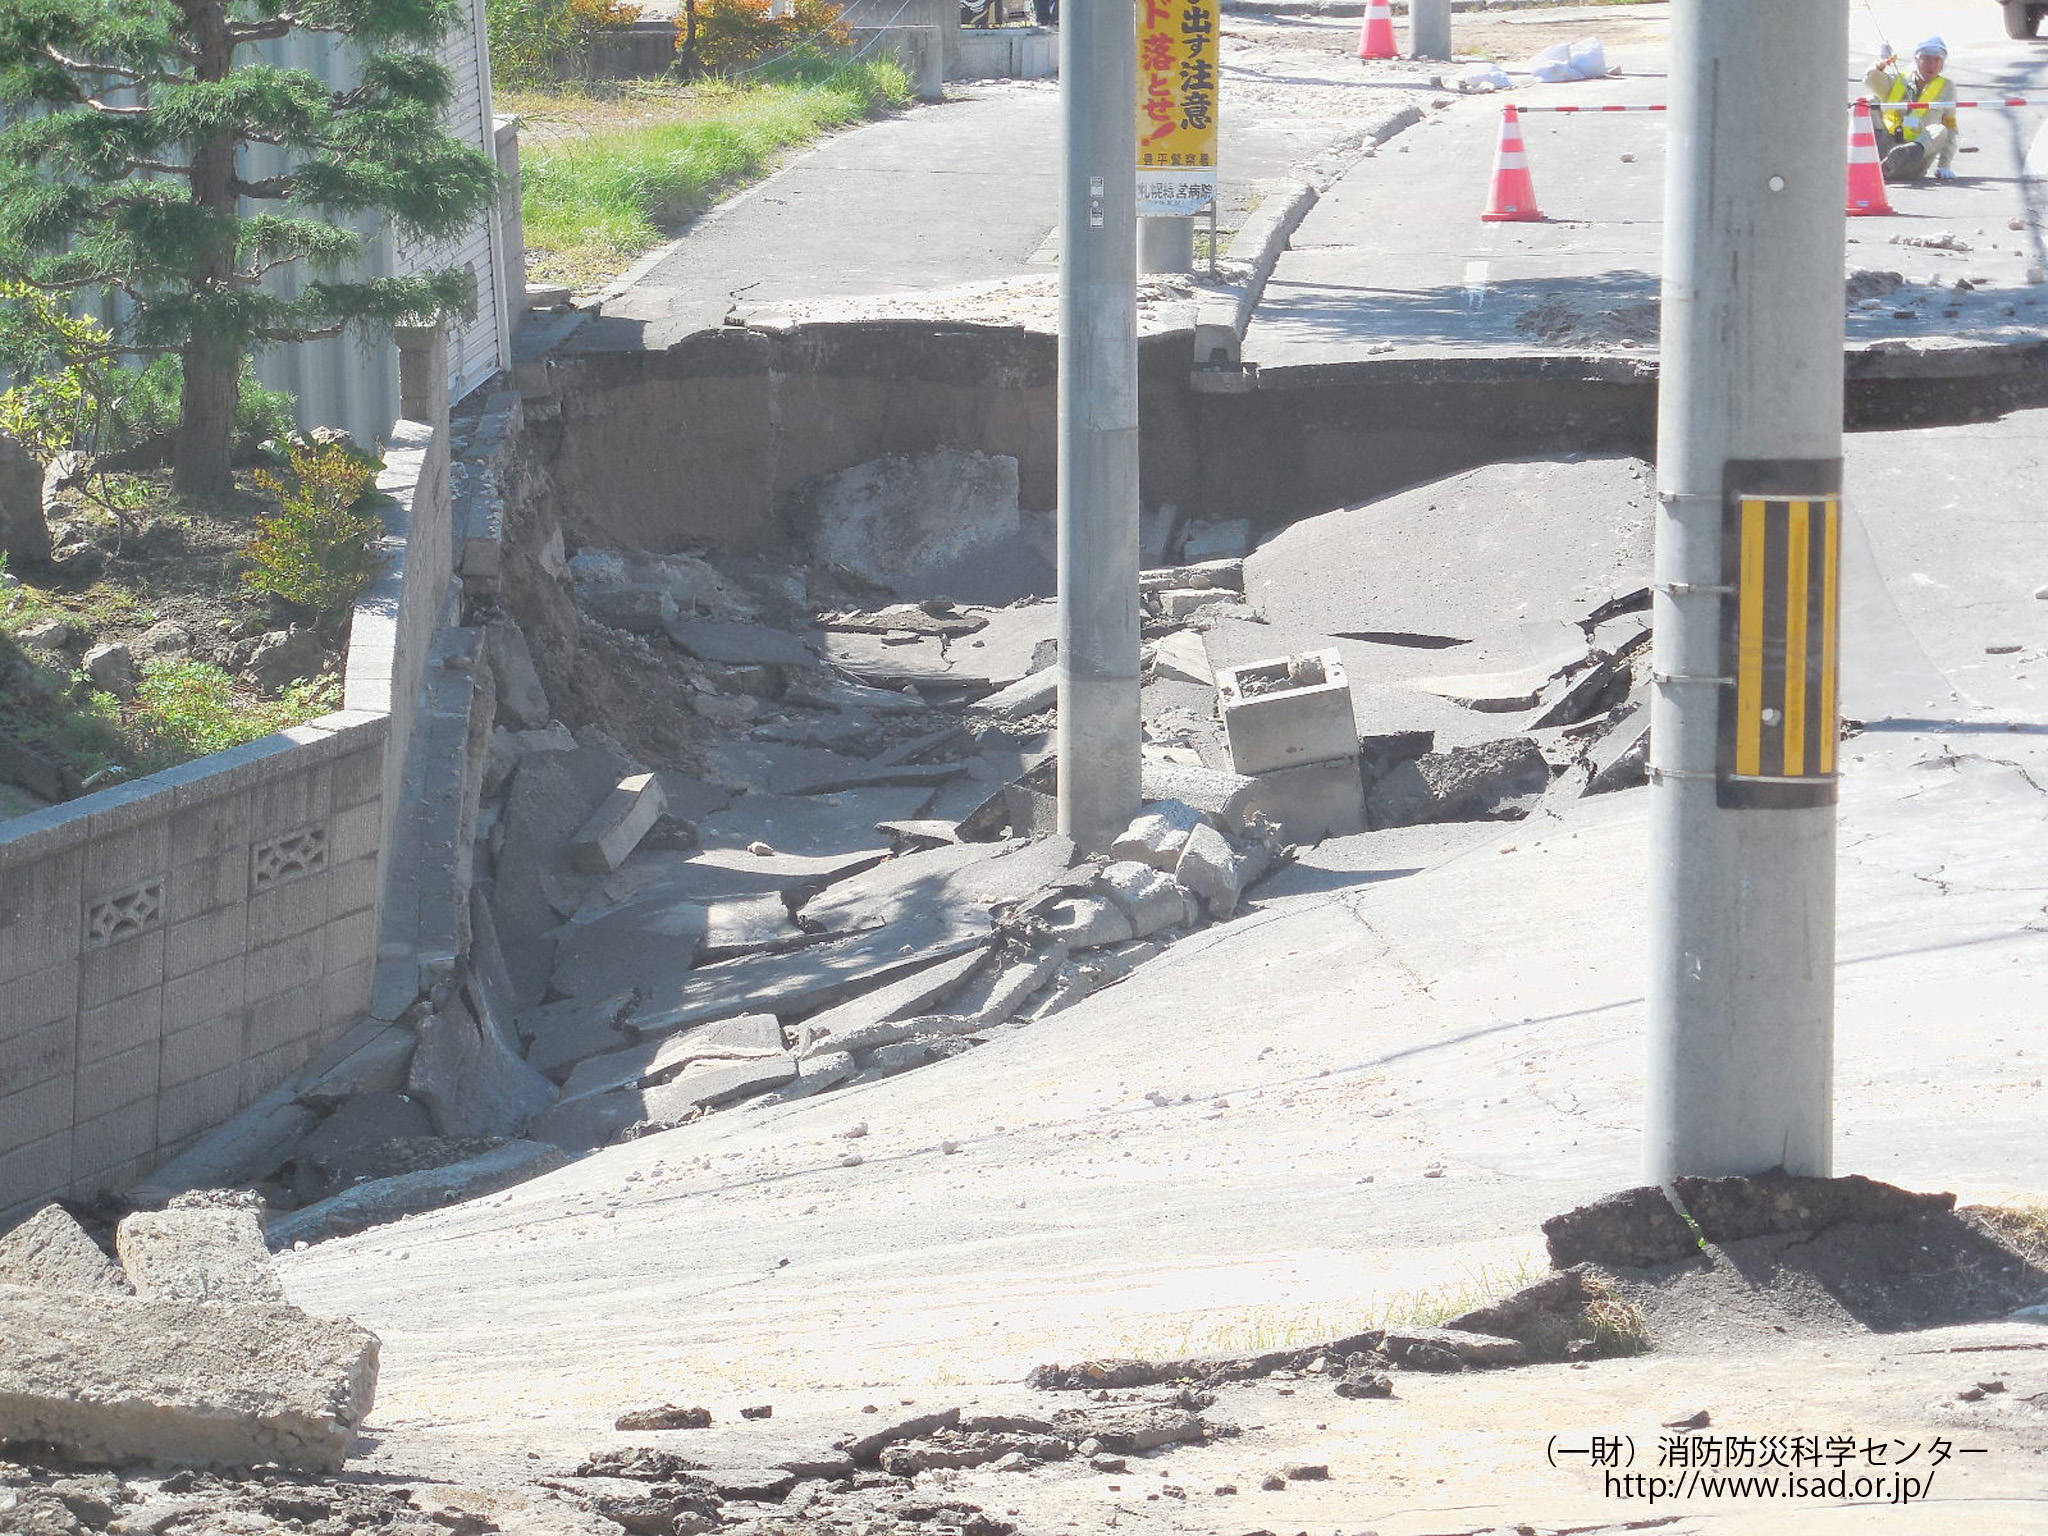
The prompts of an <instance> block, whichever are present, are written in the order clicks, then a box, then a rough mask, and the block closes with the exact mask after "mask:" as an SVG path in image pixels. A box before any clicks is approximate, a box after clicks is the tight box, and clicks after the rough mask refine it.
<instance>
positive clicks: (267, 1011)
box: [0, 332, 454, 1219]
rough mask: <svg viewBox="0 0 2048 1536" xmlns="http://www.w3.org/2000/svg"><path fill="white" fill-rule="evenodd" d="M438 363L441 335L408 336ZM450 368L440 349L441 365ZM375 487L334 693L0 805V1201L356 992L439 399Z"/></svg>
mask: <svg viewBox="0 0 2048 1536" xmlns="http://www.w3.org/2000/svg"><path fill="white" fill-rule="evenodd" d="M402 342H403V344H404V346H405V350H406V352H407V354H408V356H407V357H406V358H405V359H404V360H403V362H404V366H403V367H402V370H401V371H402V372H403V373H409V374H410V375H411V376H412V377H414V378H430V377H432V369H433V367H434V362H433V360H432V358H431V355H428V356H425V357H421V356H419V355H418V354H420V353H421V351H422V349H425V350H426V352H427V353H428V354H431V352H432V350H433V349H434V348H436V347H438V346H439V344H440V343H439V341H438V336H437V333H432V332H421V333H418V334H415V335H411V336H407V337H404V338H402ZM441 377H442V379H443V380H444V381H445V368H443V369H442V373H441ZM417 403H418V404H419V405H420V407H421V409H423V410H425V411H430V412H434V413H435V414H434V415H433V416H432V417H431V418H430V419H431V420H434V421H436V422H437V423H438V427H434V426H427V425H423V424H421V423H418V422H402V423H401V424H400V426H399V428H398V429H397V430H396V431H395V432H394V442H393V445H392V448H391V450H390V451H389V452H388V453H387V456H386V457H387V467H386V470H385V472H384V474H383V475H382V476H381V477H380V479H379V481H378V484H379V487H380V489H382V490H384V491H385V492H386V494H387V495H388V496H389V497H390V498H391V501H390V504H389V510H388V511H387V514H386V519H387V530H388V533H387V537H386V538H385V540H384V553H385V556H386V568H385V571H384V573H383V575H382V577H381V578H380V580H379V581H378V583H377V584H376V585H375V586H373V587H372V588H371V589H370V591H369V592H368V593H366V594H365V596H364V599H363V602H362V603H361V604H360V605H359V606H358V609H357V611H356V615H355V619H354V629H353V632H352V636H351V643H350V649H349V656H348V661H347V672H346V695H345V703H346V707H345V708H344V709H342V710H341V711H340V712H338V713H336V714H332V715H328V716H325V717H323V718H322V719H319V720H316V721H313V722H312V723H311V724H308V725H303V726H297V727H294V728H293V729H291V730H288V731H283V732H280V733H279V734H277V735H274V736H266V737H264V738H263V739H262V740H260V741H255V742H251V743H249V744H248V745H247V746H243V747H237V748H235V749H234V750H232V751H228V752H220V753H216V754H214V755H213V756H211V757H205V758H201V759H199V760H198V761H196V762H192V763H187V764H185V765H184V766H182V767H179V768H174V769H171V770H169V771H168V772H165V773H160V774H154V775H152V776H150V777H148V778H145V779H137V780H135V781H134V782H133V783H129V784H124V785H120V786H118V787H116V788H113V789H108V790H102V791H101V792H100V793H98V794H94V795H88V796H85V797H84V798H82V799H78V800H73V801H70V802H68V803H66V804H63V805H59V806H54V807H52V808H50V809H48V810H45V811H39V812H37V813H35V814H34V815H31V816H22V817H17V818H14V819H12V820H9V821H0V1219H4V1218H5V1217H6V1216H7V1215H8V1214H9V1213H10V1212H13V1211H16V1210H17V1209H19V1208H20V1207H23V1206H26V1205H28V1204H31V1203H33V1202H37V1201H41V1200H46V1199H49V1198H51V1197H52V1196H56V1195H64V1194H71V1195H77V1196H90V1195H91V1194H93V1193H95V1192H96V1191H98V1190H101V1189H104V1188H111V1187H118V1186H120V1185H122V1184H125V1183H127V1182H129V1181H130V1180H132V1179H133V1178H135V1177H136V1176H138V1175H140V1174H141V1173H143V1172H145V1171H147V1170H148V1169H149V1168H151V1167H154V1166H155V1165H156V1164H158V1163H160V1162H162V1161H164V1160H165V1159H166V1158H168V1157H170V1156H172V1155H174V1154H175V1153H176V1152H178V1151H179V1150H180V1149H181V1148H183V1147H184V1146H186V1145H188V1144H189V1143H191V1142H192V1141H193V1140H195V1139H196V1138H197V1137H198V1136H199V1135H200V1134H201V1133H203V1132H205V1131H207V1130H209V1129H211V1128H212V1127H214V1126H216V1125H218V1124H219V1123H220V1122H221V1121H223V1120H226V1119H227V1118H229V1117H230V1116H232V1115H233V1114H234V1113H235V1112H236V1111H237V1110H239V1109H241V1108H242V1107H244V1106H246V1105H248V1104H249V1103H251V1102H252V1101H253V1100H255V1099H256V1098H258V1097H259V1096H261V1095H262V1094H263V1093H264V1092H265V1091H266V1090H267V1089H269V1088H271V1087H272V1086H274V1085H275V1084H277V1083H279V1082H281V1081H283V1080H284V1079H285V1078H287V1077H289V1076H290V1075H291V1074H293V1073H294V1072H296V1071H298V1070H299V1069H300V1068H301V1067H304V1066H305V1065H306V1064H307V1063H308V1062H309V1061H311V1060H312V1059H313V1058H314V1057H315V1056H316V1055H317V1054H318V1053H319V1052H320V1051H321V1050H322V1049H323V1048H324V1047H325V1046H327V1045H329V1044H331V1043H332V1042H334V1041H335V1040H337V1039H339V1038H340V1037H341V1036H342V1035H343V1034H345V1033H346V1032H347V1031H348V1030H349V1028H350V1027H351V1026H352V1025H354V1024H355V1023H356V1021H357V1020H358V1019H360V1018H361V1017H362V1016H363V1015H364V1013H365V1012H366V1011H367V1010H368V1008H369V1006H370V1001H371V998H372V995H373V987H374V983H375V979H376V971H377V958H378V933H379V914H380V911H381V908H382V906H383V902H384V883H385V879H384V875H385V869H386V859H385V856H384V850H385V848H386V847H387V845H388V830H389V823H390V818H391V816H392V815H393V813H394V812H395V810H396V802H397V799H398V786H399V784H400V783H401V781H402V778H403V767H404V750H405V744H406V743H407V741H408V740H409V739H410V737H411V734H412V720H413V716H414V714H415V712H416V708H417V700H418V694H419V684H420V679H421V675H422V672H423V670H424V668H425V666H426V658H427V654H428V652H429V650H430V649H431V642H432V638H433V632H434V627H435V624H436V623H437V621H438V619H439V617H440V616H441V615H442V614H443V613H445V611H446V607H447V599H448V589H449V584H450V571H451V568H452V564H453V558H454V555H453V549H452V536H451V530H450V508H449V496H448V480H449V476H448V447H447V424H446V423H447V415H446V412H447V396H446V386H445V382H443V383H442V385H441V386H440V390H439V392H438V394H436V393H433V392H429V393H427V394H425V395H422V396H420V397H418V401H417Z"/></svg>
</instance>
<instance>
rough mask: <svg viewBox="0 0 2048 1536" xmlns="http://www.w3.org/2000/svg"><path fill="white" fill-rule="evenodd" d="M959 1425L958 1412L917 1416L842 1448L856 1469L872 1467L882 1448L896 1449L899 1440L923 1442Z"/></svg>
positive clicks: (950, 1410) (956, 1409) (945, 1409)
mask: <svg viewBox="0 0 2048 1536" xmlns="http://www.w3.org/2000/svg"><path fill="white" fill-rule="evenodd" d="M959 1423H960V1410H959V1409H958V1408H942V1409H940V1410H939V1411H938V1412H936V1413H920V1414H915V1415H913V1416H912V1417H910V1418H907V1419H900V1420H898V1421H897V1422H896V1423H894V1424H891V1425H889V1426H887V1427H886V1428H883V1429H878V1430H875V1431H873V1432H872V1433H869V1434H865V1435H862V1436H861V1437H860V1438H859V1439H858V1440H855V1441H854V1442H853V1443H852V1444H851V1445H845V1446H842V1447H840V1449H842V1450H843V1451H845V1452H846V1458H847V1460H849V1461H851V1462H852V1463H853V1464H854V1465H855V1466H857V1467H872V1466H874V1465H875V1463H876V1461H877V1459H878V1458H879V1457H880V1456H881V1454H882V1447H884V1446H887V1445H894V1444H896V1442H897V1441H899V1440H922V1439H923V1438H924V1437H925V1436H927V1435H930V1434H933V1433H935V1432H936V1431H938V1430H941V1429H953V1428H955V1427H957V1426H958V1425H959Z"/></svg>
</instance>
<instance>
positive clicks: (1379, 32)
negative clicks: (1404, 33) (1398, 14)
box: [1358, 0, 1401, 59]
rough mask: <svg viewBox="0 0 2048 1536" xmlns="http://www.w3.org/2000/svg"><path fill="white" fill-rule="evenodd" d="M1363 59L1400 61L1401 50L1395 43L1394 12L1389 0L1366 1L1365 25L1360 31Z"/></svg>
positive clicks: (1360, 47) (1361, 56)
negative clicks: (1388, 2)
mask: <svg viewBox="0 0 2048 1536" xmlns="http://www.w3.org/2000/svg"><path fill="white" fill-rule="evenodd" d="M1358 56H1359V57H1360V58H1361V59H1398V58H1399V57H1400V56H1401V50H1400V49H1399V48H1398V47H1397V46H1396V45H1395V43H1394V11H1393V7H1391V6H1389V5H1388V4H1387V0H1366V7H1365V25H1364V26H1362V27H1360V28H1359V29H1358Z"/></svg>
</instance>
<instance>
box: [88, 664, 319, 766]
mask: <svg viewBox="0 0 2048 1536" xmlns="http://www.w3.org/2000/svg"><path fill="white" fill-rule="evenodd" d="M95 703H96V704H97V705H98V706H99V708H100V709H101V710H102V711H116V710H117V709H118V706H116V705H115V704H114V701H113V700H111V699H107V698H106V697H105V696H104V695H97V696H96V697H95ZM340 703H341V684H340V682H339V680H338V679H335V678H331V677H318V678H308V679H306V680H305V681H303V682H298V683H294V684H292V685H291V686H290V687H289V688H287V689H285V691H284V694H283V696H282V697H281V698H279V699H277V700H276V701H275V702H273V703H261V702H258V703H253V704H252V703H249V702H247V701H246V700H242V699H238V698H237V697H236V696H235V680H234V679H233V678H231V677H230V676H228V674H227V673H225V672H223V671H222V670H221V669H220V668H219V667H216V666H215V665H213V663H211V662H207V661H197V660H194V659H193V658H191V657H189V656H179V657H165V656H159V657H153V658H151V659H150V660H148V661H145V662H144V663H143V664H142V681H141V682H140V684H138V685H137V687H136V690H135V704H134V707H133V708H132V709H131V710H130V712H129V717H128V722H127V733H128V737H129V739H130V740H131V741H132V742H133V743H135V745H136V746H137V747H139V749H140V752H141V758H140V761H139V763H138V765H137V766H138V767H139V768H140V770H141V771H142V772H145V773H148V772H155V771H157V770H158V769H160V768H162V767H164V766H167V765H168V764H171V763H178V762H185V761H189V760H190V759H192V758H195V757H204V756H206V755H207V754H208V753H209V752H225V751H226V750H227V749H228V748H229V747H239V746H241V745H242V743H244V742H247V741H254V740H256V739H257V738H258V737H260V736H268V735H269V734H270V733H271V732H272V731H281V730H283V729H284V728H285V727H286V726H290V725H298V724H300V723H301V722H303V721H306V720H312V719H316V718H318V717H319V716H321V715H324V714H328V713H330V712H331V711H333V710H335V709H338V708H339V707H340Z"/></svg>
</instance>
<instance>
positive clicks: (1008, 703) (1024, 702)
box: [972, 667, 1060, 720]
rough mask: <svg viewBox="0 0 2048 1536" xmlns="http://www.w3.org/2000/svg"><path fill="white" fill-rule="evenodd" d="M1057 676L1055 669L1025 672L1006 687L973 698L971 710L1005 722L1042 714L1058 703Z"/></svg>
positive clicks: (1058, 681)
mask: <svg viewBox="0 0 2048 1536" xmlns="http://www.w3.org/2000/svg"><path fill="white" fill-rule="evenodd" d="M1059 694H1060V674H1059V669H1058V668H1057V667H1047V668H1046V669H1045V670H1044V671H1043V672H1032V673H1028V674H1026V675H1025V676H1023V677H1020V678H1018V679H1017V681H1016V682H1014V683H1011V684H1010V685H1009V686H1008V687H1007V688H998V689H997V690H996V691H995V692H994V693H992V694H990V695H989V696H988V697H987V698H984V699H977V700H976V701H975V702H974V704H973V706H972V707H973V708H975V709H977V710H980V711H981V712H982V713H984V714H990V715H997V716H1000V717H1001V718H1003V719H1005V720H1022V719H1024V718H1025V717H1026V716H1029V715H1042V714H1044V713H1045V712H1046V711H1047V710H1048V709H1051V708H1052V707H1053V705H1054V704H1055V703H1057V702H1058V700H1059Z"/></svg>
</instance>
